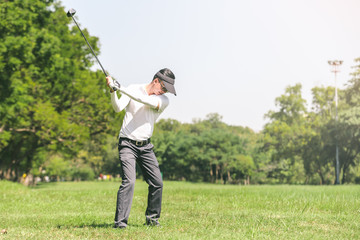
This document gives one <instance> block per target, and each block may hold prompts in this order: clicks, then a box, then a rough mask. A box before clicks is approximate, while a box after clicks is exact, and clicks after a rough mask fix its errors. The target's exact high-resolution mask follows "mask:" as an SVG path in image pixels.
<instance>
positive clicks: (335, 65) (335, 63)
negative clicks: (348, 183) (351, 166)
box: [328, 60, 343, 184]
mask: <svg viewBox="0 0 360 240" xmlns="http://www.w3.org/2000/svg"><path fill="white" fill-rule="evenodd" d="M328 63H329V65H330V66H331V68H332V70H331V71H332V72H333V73H334V75H335V108H336V115H335V131H336V133H335V134H336V136H335V141H336V153H335V158H336V165H335V173H336V180H335V184H340V181H339V172H340V163H339V146H338V130H337V122H338V95H337V85H336V77H337V73H338V72H340V70H339V68H340V66H341V64H342V63H343V61H341V60H334V61H328Z"/></svg>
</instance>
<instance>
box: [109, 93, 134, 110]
mask: <svg viewBox="0 0 360 240" xmlns="http://www.w3.org/2000/svg"><path fill="white" fill-rule="evenodd" d="M129 102H130V98H129V97H128V96H126V95H125V94H122V96H121V97H120V99H119V98H118V96H117V95H116V92H113V93H111V105H112V107H113V109H114V111H115V112H121V111H122V110H124V109H125V108H126V106H127V105H128V104H129Z"/></svg>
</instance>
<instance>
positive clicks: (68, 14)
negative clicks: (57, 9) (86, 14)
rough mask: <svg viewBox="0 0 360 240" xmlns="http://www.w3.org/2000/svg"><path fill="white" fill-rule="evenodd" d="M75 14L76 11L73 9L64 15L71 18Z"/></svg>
mask: <svg viewBox="0 0 360 240" xmlns="http://www.w3.org/2000/svg"><path fill="white" fill-rule="evenodd" d="M75 13H76V10H75V9H73V8H70V9H69V11H68V12H67V13H66V15H67V16H68V17H72V16H74V15H75Z"/></svg>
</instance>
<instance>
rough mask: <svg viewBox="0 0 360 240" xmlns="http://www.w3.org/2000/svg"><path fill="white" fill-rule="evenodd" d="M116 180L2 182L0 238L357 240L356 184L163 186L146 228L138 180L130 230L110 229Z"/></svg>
mask: <svg viewBox="0 0 360 240" xmlns="http://www.w3.org/2000/svg"><path fill="white" fill-rule="evenodd" d="M119 185H120V183H119V182H62V183H48V184H42V185H39V186H37V187H35V188H27V187H24V186H22V185H19V184H16V183H10V182H5V181H0V229H6V230H7V234H1V235H0V239H142V240H144V239H360V186H356V185H353V186H287V185H281V186H233V185H232V186H231V185H229V186H223V185H211V184H200V183H197V184H195V183H185V182H165V183H164V193H163V208H162V216H161V219H160V222H161V224H162V227H160V228H156V227H147V226H144V225H143V223H144V222H145V217H144V212H145V208H146V196H147V184H146V183H144V182H143V181H137V183H136V188H135V195H134V200H133V206H132V210H131V214H130V219H129V227H128V228H127V229H125V230H119V229H113V228H112V226H113V218H114V213H115V202H116V193H117V189H118V187H119Z"/></svg>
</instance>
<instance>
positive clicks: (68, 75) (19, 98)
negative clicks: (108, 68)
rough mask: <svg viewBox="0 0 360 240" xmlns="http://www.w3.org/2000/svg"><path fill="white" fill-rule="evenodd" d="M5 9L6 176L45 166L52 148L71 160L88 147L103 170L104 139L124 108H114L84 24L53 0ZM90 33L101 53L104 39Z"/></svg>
mask: <svg viewBox="0 0 360 240" xmlns="http://www.w3.org/2000/svg"><path fill="white" fill-rule="evenodd" d="M0 13H1V21H0V32H1V33H0V40H1V41H0V53H1V54H0V56H1V57H0V122H1V123H0V134H1V135H0V158H1V160H2V161H1V163H0V175H2V176H1V177H6V178H9V179H15V180H16V179H18V178H19V176H21V175H22V173H24V172H25V173H28V172H30V171H31V170H32V169H33V168H35V167H36V168H44V166H45V165H44V164H45V162H46V159H47V157H49V156H51V155H61V156H62V157H63V158H64V161H66V162H71V160H72V159H73V158H75V157H76V155H77V154H78V152H79V151H80V150H82V149H84V148H87V147H88V149H89V150H88V159H87V160H86V163H87V164H89V165H92V167H94V169H95V171H99V170H97V169H96V168H99V167H101V166H99V162H101V158H102V157H99V156H102V153H103V152H104V150H102V149H101V148H102V143H103V142H104V139H106V138H107V137H108V136H115V134H116V132H117V129H118V127H119V125H117V124H118V123H121V119H122V116H123V114H115V113H114V112H113V111H112V109H111V105H110V104H109V94H108V91H106V90H105V86H106V85H105V80H104V77H103V76H102V74H101V72H100V71H97V72H93V71H91V70H90V67H91V66H92V65H93V56H92V55H91V52H90V50H89V49H88V47H87V45H86V42H85V41H84V39H83V38H82V36H81V34H80V32H79V31H78V29H77V28H76V26H72V28H69V25H70V23H71V19H69V18H68V17H67V16H66V13H65V11H64V9H63V7H62V6H61V5H60V4H59V3H57V2H54V1H40V0H35V1H22V0H15V1H5V2H2V4H1V10H0ZM84 33H85V35H86V37H87V38H88V40H89V42H90V43H91V45H92V46H93V47H94V50H95V51H96V52H97V53H99V49H98V46H97V45H98V39H97V38H96V37H92V36H90V35H89V34H88V32H87V30H86V29H84ZM115 123H117V124H115ZM45 153H47V154H45ZM45 155H46V156H45ZM8 170H10V171H8ZM5 172H9V173H10V174H4V173H5ZM32 172H39V171H32Z"/></svg>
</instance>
